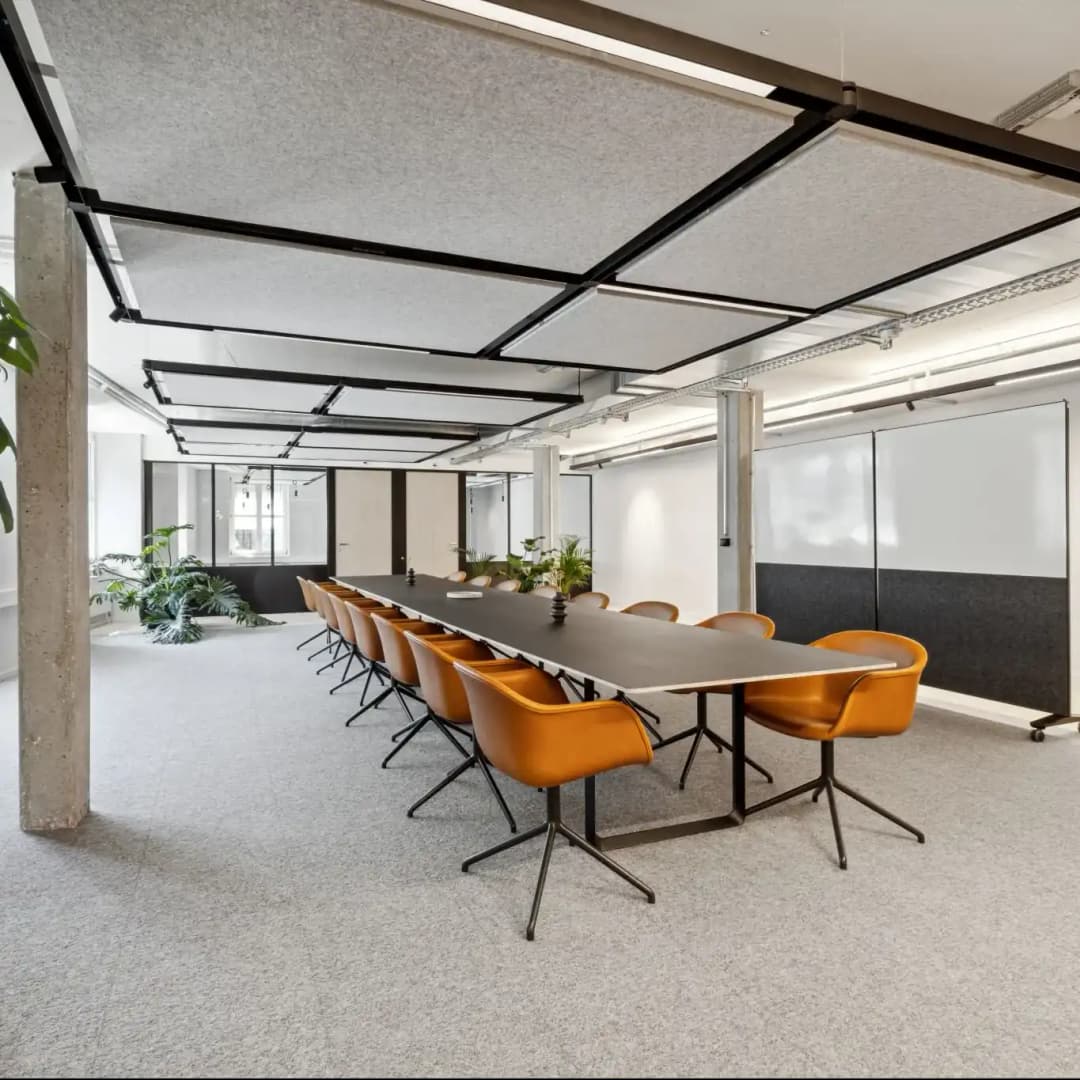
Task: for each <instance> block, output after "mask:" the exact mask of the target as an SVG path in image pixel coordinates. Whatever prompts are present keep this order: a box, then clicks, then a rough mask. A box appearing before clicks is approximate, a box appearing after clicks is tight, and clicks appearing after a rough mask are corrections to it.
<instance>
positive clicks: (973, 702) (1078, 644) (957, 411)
mask: <svg viewBox="0 0 1080 1080" xmlns="http://www.w3.org/2000/svg"><path fill="white" fill-rule="evenodd" d="M951 400H953V401H954V403H953V404H945V403H943V402H941V401H936V402H925V403H916V408H915V411H914V412H908V411H907V410H906V409H905V408H904V407H903V406H898V407H896V408H890V409H882V410H877V411H873V412H867V413H860V414H856V416H854V417H845V418H843V419H841V420H838V421H835V422H832V423H817V424H807V425H806V426H804V427H799V428H794V429H791V430H790V431H788V432H786V433H781V432H776V433H773V434H771V435H766V436H765V438H764V440H763V442H762V446H764V447H773V446H793V445H797V444H799V443H803V442H812V441H814V440H816V439H823V438H831V437H833V436H836V435H850V434H855V433H857V432H868V431H881V430H883V429H888V428H901V427H909V426H911V425H913V424H924V423H926V422H927V421H929V420H948V419H953V418H958V417H962V416H978V415H980V414H982V413H988V412H998V411H1000V410H1003V409H1015V408H1022V407H1025V406H1029V405H1043V404H1047V403H1050V402H1054V401H1065V402H1066V404H1067V405H1068V406H1069V409H1070V413H1072V415H1071V416H1070V422H1069V443H1068V469H1069V476H1070V477H1076V476H1080V416H1078V415H1077V414H1076V413H1075V412H1073V410H1076V409H1080V380H1075V379H1073V380H1069V381H1058V380H1056V379H1055V380H1051V381H1050V382H1045V381H1041V380H1040V381H1035V382H1032V383H1030V384H1020V385H1018V386H1017V387H1016V388H1015V389H1012V390H1008V391H1006V390H1004V389H1003V390H1000V391H992V392H987V393H979V394H969V395H964V396H962V397H959V398H955V399H951ZM1068 515H1069V521H1070V523H1071V528H1070V530H1069V544H1068V558H1069V565H1070V567H1071V572H1070V580H1069V621H1070V623H1071V624H1072V626H1073V627H1078V626H1080V524H1077V523H1078V522H1080V485H1077V484H1075V483H1071V484H1070V485H1069V493H1068ZM1069 648H1070V658H1071V663H1070V683H1071V697H1072V709H1071V711H1072V712H1073V713H1074V714H1075V713H1078V712H1080V633H1078V632H1075V631H1074V632H1073V634H1072V637H1071V641H1070V643H1069ZM920 700H924V701H926V703H927V704H934V705H940V706H941V707H943V708H951V709H958V710H960V711H963V712H965V713H969V714H971V715H973V716H984V717H987V718H990V719H995V720H1006V721H1012V722H1019V723H1026V722H1027V721H1028V720H1029V719H1033V718H1034V717H1035V716H1038V715H1040V714H1038V713H1036V712H1034V711H1033V710H1031V709H1021V708H1019V707H1017V706H1013V705H1004V704H1001V703H1000V702H988V701H985V700H983V699H980V698H972V697H968V696H966V695H963V694H955V693H952V692H950V691H946V690H937V689H934V688H932V687H924V688H922V689H921V690H920Z"/></svg>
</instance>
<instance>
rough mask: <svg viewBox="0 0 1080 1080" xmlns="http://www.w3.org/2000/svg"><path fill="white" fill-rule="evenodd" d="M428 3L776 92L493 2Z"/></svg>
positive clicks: (679, 71) (692, 74)
mask: <svg viewBox="0 0 1080 1080" xmlns="http://www.w3.org/2000/svg"><path fill="white" fill-rule="evenodd" d="M429 2H430V3H431V4H433V5H435V6H438V7H444V8H452V9H453V10H454V11H460V12H463V13H464V14H466V15H477V16H479V17H480V18H482V19H491V20H492V21H494V22H499V23H502V24H503V25H505V26H513V27H515V28H516V29H518V30H525V31H528V32H529V33H533V34H540V35H541V36H543V37H549V38H557V39H558V40H559V41H565V42H567V43H568V44H570V45H580V46H581V47H583V48H586V49H594V50H596V51H597V52H605V53H610V54H611V55H612V56H618V57H621V58H622V59H623V60H631V61H633V62H634V63H638V64H645V65H646V66H648V67H654V68H661V69H662V70H664V71H670V72H671V73H672V74H674V75H685V76H686V77H687V78H690V79H697V80H699V81H700V82H707V83H712V84H713V85H714V86H726V87H728V88H729V89H731V90H742V91H743V92H744V93H747V94H755V95H757V96H758V97H768V96H769V94H771V93H772V92H773V91H774V90H775V89H776V87H775V86H770V85H769V83H763V82H758V80H757V79H747V78H745V77H744V76H742V75H735V74H733V73H732V72H730V71H723V70H722V69H720V68H714V67H708V66H707V65H705V64H696V63H694V62H693V61H691V60H683V59H682V58H681V57H678V56H671V55H670V54H668V53H662V52H657V51H656V50H655V49H646V48H643V47H642V46H640V45H632V44H631V43H630V42H628V41H620V40H619V39H618V38H612V37H607V36H606V35H604V34H594V33H593V32H592V31H591V30H581V29H579V28H578V27H576V26H567V25H566V24H565V23H560V22H556V21H555V20H554V19H543V18H540V17H539V16H537V15H529V14H527V13H525V12H523V11H515V10H514V9H512V8H508V7H503V6H502V4H495V3H491V2H490V0H429Z"/></svg>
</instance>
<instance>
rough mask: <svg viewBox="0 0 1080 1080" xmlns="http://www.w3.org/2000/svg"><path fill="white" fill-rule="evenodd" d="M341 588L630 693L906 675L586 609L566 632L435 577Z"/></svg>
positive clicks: (787, 645)
mask: <svg viewBox="0 0 1080 1080" xmlns="http://www.w3.org/2000/svg"><path fill="white" fill-rule="evenodd" d="M334 580H335V581H337V582H339V583H340V584H342V585H347V586H349V587H350V588H353V589H356V590H357V591H358V592H360V593H363V594H364V595H365V596H370V597H373V598H375V599H378V600H385V601H388V602H389V603H391V604H394V605H395V606H397V607H400V608H402V609H403V610H404V611H406V612H409V613H416V614H419V615H422V616H425V617H426V618H428V619H430V620H432V621H434V622H439V623H441V624H442V625H443V626H446V627H447V628H448V629H452V630H457V631H460V632H461V633H463V634H468V635H470V636H472V637H477V638H482V639H483V640H484V641H488V642H490V643H492V644H493V645H497V646H500V647H501V648H502V649H503V650H504V651H505V652H508V653H510V654H515V653H521V654H522V655H524V656H526V657H528V658H530V659H532V660H540V661H543V662H544V663H545V664H547V665H548V666H550V667H553V668H562V669H564V670H565V671H568V672H570V673H571V674H574V675H580V676H582V677H583V678H588V679H594V680H595V681H597V682H602V683H606V684H607V685H609V686H614V687H615V688H616V689H617V690H623V691H625V692H626V693H638V694H641V693H646V692H648V691H651V690H692V689H694V688H695V687H702V686H713V685H716V684H718V683H747V682H763V681H765V680H768V679H783V678H786V677H788V676H791V675H827V674H831V673H833V672H838V671H852V672H859V671H872V670H877V669H879V668H891V667H895V666H896V665H895V664H893V663H892V662H891V661H888V660H877V659H875V658H874V657H871V656H860V655H857V654H854V653H843V652H836V651H834V650H831V649H815V648H811V647H810V646H809V645H794V644H792V643H791V642H787V641H770V640H767V639H765V638H754V637H749V636H747V635H745V634H733V633H730V632H728V631H726V630H708V629H704V628H701V627H696V626H688V625H686V624H685V623H665V622H659V621H657V620H656V619H645V618H642V617H641V616H639V615H622V614H619V613H618V612H616V611H603V610H601V609H598V608H583V607H580V608H579V607H576V606H575V605H574V604H572V603H570V604H567V606H566V607H567V614H566V621H565V622H564V623H561V624H559V623H556V622H554V621H553V620H552V618H551V613H550V612H551V601H550V600H547V599H544V598H542V597H538V596H529V595H528V594H519V593H511V592H504V591H501V590H499V589H479V588H476V587H474V586H469V585H459V584H456V583H454V582H451V581H447V580H446V579H445V578H436V577H429V576H428V575H426V574H417V575H416V584H415V585H409V584H408V582H407V581H406V579H405V575H404V574H381V575H371V576H364V577H338V578H334ZM462 590H470V591H477V592H482V593H483V596H482V597H480V598H479V599H475V600H463V599H458V600H452V599H450V598H449V597H448V596H447V595H446V594H447V592H454V591H462Z"/></svg>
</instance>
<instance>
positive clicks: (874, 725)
mask: <svg viewBox="0 0 1080 1080" xmlns="http://www.w3.org/2000/svg"><path fill="white" fill-rule="evenodd" d="M919 675H920V672H918V671H912V670H911V669H910V668H901V669H900V670H898V671H865V672H863V674H862V675H860V676H859V678H857V679H856V680H855V682H854V683H853V684H852V685H851V686H850V687H849V688H848V692H847V695H846V697H845V698H844V703H843V705H842V707H841V709H840V714H839V716H838V717H837V719H836V723H835V724H834V725H833V728H832V734H833V737H834V738H841V737H844V736H856V737H857V736H864V737H870V736H875V735H899V734H900V733H901V732H902V731H905V730H906V729H907V727H908V725H909V724H910V723H911V718H912V715H913V714H914V712H915V695H916V692H917V691H918V688H919Z"/></svg>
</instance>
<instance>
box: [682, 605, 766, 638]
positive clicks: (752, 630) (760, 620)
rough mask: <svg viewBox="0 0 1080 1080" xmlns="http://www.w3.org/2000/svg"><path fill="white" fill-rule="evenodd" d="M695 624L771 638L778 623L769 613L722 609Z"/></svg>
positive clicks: (709, 628) (749, 635)
mask: <svg viewBox="0 0 1080 1080" xmlns="http://www.w3.org/2000/svg"><path fill="white" fill-rule="evenodd" d="M695 625H696V626H700V627H702V628H703V629H705V630H728V631H730V632H731V633H733V634H746V635H747V636H748V637H763V638H771V637H772V636H773V634H775V633H776V623H774V622H773V621H772V619H770V618H769V616H768V615H761V614H759V613H758V612H756V611H721V612H720V614H719V615H712V616H710V617H709V618H708V619H702V620H701V622H699V623H696V624H695Z"/></svg>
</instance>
